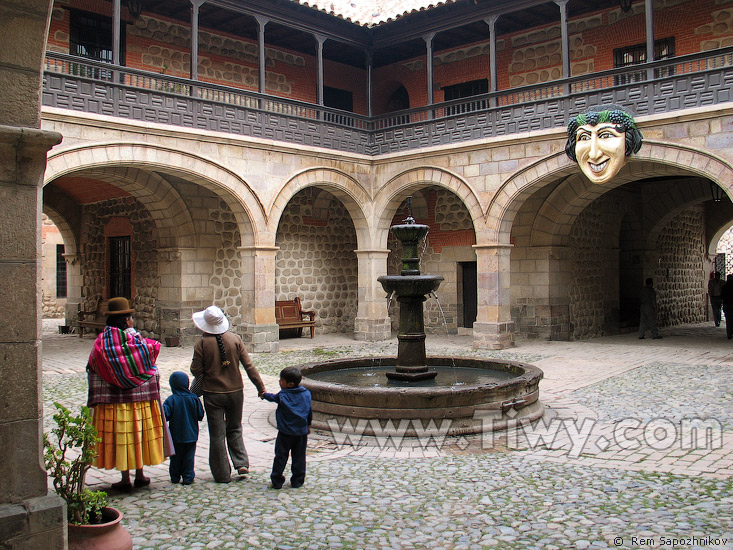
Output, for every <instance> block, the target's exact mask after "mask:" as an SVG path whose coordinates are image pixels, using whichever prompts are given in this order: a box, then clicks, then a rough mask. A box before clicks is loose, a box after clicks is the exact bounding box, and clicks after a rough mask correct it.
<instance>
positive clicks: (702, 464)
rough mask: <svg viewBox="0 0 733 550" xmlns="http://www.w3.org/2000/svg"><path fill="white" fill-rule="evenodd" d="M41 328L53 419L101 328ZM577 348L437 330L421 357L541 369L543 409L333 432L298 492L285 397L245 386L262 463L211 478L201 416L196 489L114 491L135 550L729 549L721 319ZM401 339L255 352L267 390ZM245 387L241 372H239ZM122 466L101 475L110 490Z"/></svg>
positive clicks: (165, 351)
mask: <svg viewBox="0 0 733 550" xmlns="http://www.w3.org/2000/svg"><path fill="white" fill-rule="evenodd" d="M57 325H58V322H56V321H52V320H46V321H44V336H43V399H44V414H45V417H44V426H45V428H44V429H45V430H49V429H50V427H51V425H52V421H51V415H52V414H53V411H54V408H53V406H52V403H53V402H54V401H58V402H60V403H62V404H64V405H65V406H67V407H70V408H72V410H73V409H74V408H78V406H80V405H82V404H84V403H85V401H86V377H85V374H84V366H85V364H86V358H87V356H88V354H89V351H90V349H91V345H92V339H91V337H85V338H83V339H80V338H78V337H77V336H75V335H73V334H71V335H60V334H58V330H57V328H56V327H57ZM662 334H663V335H664V338H663V339H661V340H650V339H646V340H638V339H637V337H636V335H634V334H627V335H620V336H612V337H604V338H596V339H593V340H587V341H581V342H546V341H527V340H520V341H519V342H518V343H517V345H516V346H515V347H514V348H511V349H508V350H501V351H487V350H481V351H479V350H473V349H472V348H471V339H470V337H466V336H454V335H451V336H449V337H448V336H445V335H428V338H427V349H428V354H429V355H448V356H453V355H455V356H459V355H467V356H477V357H490V358H499V359H510V360H517V361H524V362H528V363H532V364H534V365H536V366H538V367H539V368H541V369H542V370H543V371H544V373H545V377H544V379H543V381H542V382H541V384H540V399H541V400H542V402H543V403H544V404H545V406H546V408H547V414H546V415H545V419H544V420H543V421H541V422H538V423H536V424H535V425H532V426H527V427H524V428H522V429H520V430H512V431H509V432H503V433H495V434H491V435H483V436H470V437H458V438H445V439H441V438H439V437H433V438H417V439H403V438H400V437H399V432H397V434H395V435H393V436H391V437H387V436H386V435H384V436H381V437H370V438H367V437H364V438H358V437H354V438H352V439H350V440H348V441H342V440H341V439H340V438H339V439H337V438H335V437H334V436H332V435H330V434H323V433H319V434H315V433H314V434H312V435H311V437H310V439H309V454H308V475H307V478H306V482H305V485H304V486H303V487H302V488H299V489H292V488H291V487H290V486H289V485H288V484H287V483H286V485H285V487H284V488H283V489H282V490H280V491H276V490H274V489H272V488H270V487H269V471H270V467H271V464H272V457H273V446H274V442H273V440H274V437H275V435H276V430H275V428H274V427H273V422H274V410H275V405H274V404H272V403H267V402H264V401H260V400H259V399H257V396H256V392H255V390H254V388H253V387H252V385H251V384H248V385H247V388H246V392H245V419H244V433H245V444H246V446H247V450H248V452H249V456H250V463H251V466H252V472H251V473H250V475H249V476H247V477H244V478H234V481H233V482H232V483H229V484H216V483H214V482H213V481H212V477H211V473H210V472H209V469H208V461H207V457H208V432H207V429H206V420H204V421H203V422H202V423H201V434H200V439H199V443H198V448H197V452H196V481H195V483H194V484H193V485H190V486H182V485H174V484H171V483H170V481H169V476H168V463H167V461H166V462H165V463H163V464H161V465H159V466H154V467H147V468H146V473H147V474H148V475H150V477H151V478H152V483H151V485H150V487H149V488H144V489H138V490H136V491H134V492H133V493H132V494H122V495H121V494H115V493H112V492H110V502H111V505H112V506H114V507H116V508H118V509H119V510H121V511H122V512H123V514H124V520H123V523H124V525H125V527H126V528H127V529H128V531H129V532H130V533H131V535H132V537H133V541H134V545H135V548H136V549H153V548H156V549H166V550H188V549H204V548H205V549H215V548H221V549H224V548H236V549H243V548H252V549H283V550H285V549H296V550H300V549H331V548H334V549H341V548H344V549H364V550H371V549H375V550H381V549H395V550H408V549H410V550H412V549H446V550H447V549H451V550H459V549H461V550H464V549H465V550H473V549H486V548H498V549H523V550H526V549H547V550H552V549H567V548H575V549H586V548H599V549H600V548H642V547H644V548H647V547H649V548H733V482H732V480H733V405H732V403H733V400H732V398H733V344H731V343H730V341H728V340H727V339H726V337H725V329H724V328H715V327H713V326H712V323H709V324H700V325H692V326H684V327H674V328H668V329H664V330H663V331H662ZM396 349H397V341H396V338H395V339H392V340H389V341H386V342H378V343H363V342H356V341H354V340H351V339H349V338H348V337H346V336H344V335H318V334H317V335H316V338H315V339H314V340H311V339H310V338H301V339H284V340H282V341H281V351H280V352H279V353H276V354H254V355H253V359H254V361H255V364H256V365H257V367H258V369H259V370H260V372H261V374H262V375H263V379H264V380H265V383H266V385H267V387H268V391H272V392H275V391H277V390H278V389H279V388H278V385H277V374H278V372H279V371H280V369H281V368H283V367H284V366H288V365H297V364H300V363H305V362H309V361H316V360H324V359H332V358H339V357H347V356H358V355H389V356H394V355H396ZM191 355H192V348H191V347H178V348H167V347H164V348H162V350H161V354H160V358H159V362H158V367H159V369H160V371H161V382H162V390H163V398H165V397H167V396H168V395H170V388H169V385H168V377H169V376H170V373H171V372H173V371H174V370H182V371H184V372H187V373H188V372H189V370H188V369H189V366H190V362H191ZM245 379H246V377H245ZM118 479H119V473H118V472H116V471H106V470H96V469H92V470H91V471H90V473H89V475H88V483H89V484H90V486H92V487H93V488H95V489H105V488H107V487H108V486H109V485H110V483H112V482H114V481H117V480H118Z"/></svg>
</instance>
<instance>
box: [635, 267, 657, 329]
mask: <svg viewBox="0 0 733 550" xmlns="http://www.w3.org/2000/svg"><path fill="white" fill-rule="evenodd" d="M639 297H640V298H641V312H640V313H641V315H640V319H639V340H643V339H644V335H645V334H646V331H647V330H649V331H651V333H652V338H653V339H654V340H659V339H660V338H661V336H660V335H659V330H658V329H657V292H656V291H655V290H654V280H653V279H652V278H651V277H649V278H648V279H647V280H646V285H645V286H644V287H643V288H642V289H641V293H640V296H639Z"/></svg>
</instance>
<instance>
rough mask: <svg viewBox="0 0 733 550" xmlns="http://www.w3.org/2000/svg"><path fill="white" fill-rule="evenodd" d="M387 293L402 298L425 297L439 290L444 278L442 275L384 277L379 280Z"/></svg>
mask: <svg viewBox="0 0 733 550" xmlns="http://www.w3.org/2000/svg"><path fill="white" fill-rule="evenodd" d="M377 281H379V283H380V284H381V285H382V288H383V289H384V290H385V292H389V293H391V292H394V293H395V294H396V295H397V297H398V299H399V297H400V296H424V295H426V294H430V293H431V292H435V291H436V290H438V287H439V286H440V283H442V282H443V277H442V276H440V275H409V276H405V275H382V276H381V277H378V278H377Z"/></svg>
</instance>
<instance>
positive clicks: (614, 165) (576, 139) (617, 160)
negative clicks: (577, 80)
mask: <svg viewBox="0 0 733 550" xmlns="http://www.w3.org/2000/svg"><path fill="white" fill-rule="evenodd" d="M641 142H642V135H641V132H639V130H638V129H637V127H636V124H635V123H634V119H633V118H632V117H631V115H630V114H629V113H627V112H626V111H624V110H623V109H621V108H618V107H615V106H612V107H610V108H608V109H607V110H605V111H589V112H587V113H583V114H580V115H578V116H577V117H575V118H573V119H572V120H571V121H570V124H568V141H567V143H566V144H565V153H566V154H567V155H568V157H570V158H571V159H572V160H574V161H575V162H577V163H578V165H579V166H580V169H581V170H582V171H583V173H584V174H585V175H586V176H587V177H588V179H589V180H590V181H591V182H593V183H595V184H598V185H600V184H603V183H607V182H608V181H610V180H611V179H613V178H614V176H616V174H618V172H619V170H621V168H623V167H624V165H625V164H626V158H627V157H628V156H629V155H631V154H632V153H636V152H638V151H639V149H640V148H641Z"/></svg>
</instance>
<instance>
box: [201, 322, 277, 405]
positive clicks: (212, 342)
mask: <svg viewBox="0 0 733 550" xmlns="http://www.w3.org/2000/svg"><path fill="white" fill-rule="evenodd" d="M221 337H222V341H223V342H224V349H225V350H226V353H227V359H228V360H229V365H228V366H226V367H223V366H222V364H221V358H220V357H219V356H220V353H219V345H218V344H217V343H216V336H214V335H213V334H204V335H203V337H202V338H201V339H200V340H198V341H197V342H196V343H195V344H194V346H193V360H192V361H191V374H193V375H194V376H198V375H200V374H202V373H203V374H204V382H203V389H204V391H205V392H209V393H231V392H235V391H239V390H242V389H244V382H243V380H242V373H241V371H240V370H239V363H240V362H241V363H242V365H243V366H244V370H245V372H246V373H247V376H249V379H250V380H251V381H252V384H254V386H255V387H256V388H257V393H258V394H259V393H262V392H264V391H265V384H264V383H263V382H262V378H260V373H259V372H257V369H256V368H255V366H254V363H252V359H250V357H249V354H248V353H247V350H245V349H244V342H242V339H241V338H240V337H239V336H237V335H236V334H234V333H232V332H225V333H224V334H222V335H221Z"/></svg>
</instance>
